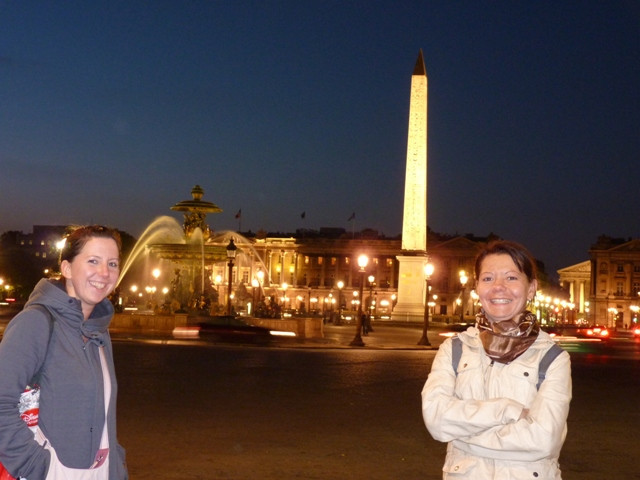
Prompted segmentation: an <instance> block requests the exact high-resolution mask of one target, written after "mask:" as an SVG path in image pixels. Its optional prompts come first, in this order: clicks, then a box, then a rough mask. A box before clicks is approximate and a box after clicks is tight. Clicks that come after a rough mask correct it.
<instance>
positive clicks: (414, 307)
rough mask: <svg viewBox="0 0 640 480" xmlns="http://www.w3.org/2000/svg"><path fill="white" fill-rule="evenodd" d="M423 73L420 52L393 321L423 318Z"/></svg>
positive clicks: (411, 106) (414, 82)
mask: <svg viewBox="0 0 640 480" xmlns="http://www.w3.org/2000/svg"><path fill="white" fill-rule="evenodd" d="M427 91H428V89H427V71H426V69H425V66H424V58H423V56H422V50H420V53H419V54H418V60H417V61H416V66H415V68H414V70H413V74H412V75H411V98H410V103H409V131H408V140H407V166H406V173H405V184H404V215H403V218H402V253H401V254H400V255H398V256H397V259H398V262H399V278H398V303H397V304H396V306H395V308H394V309H393V313H392V318H393V319H394V320H421V319H422V318H423V315H424V301H425V294H424V289H425V281H424V280H425V277H424V265H425V263H426V261H427Z"/></svg>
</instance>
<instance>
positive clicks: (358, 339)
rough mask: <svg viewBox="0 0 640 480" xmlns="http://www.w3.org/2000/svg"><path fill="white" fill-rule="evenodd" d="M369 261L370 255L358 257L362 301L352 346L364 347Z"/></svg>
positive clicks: (359, 304)
mask: <svg viewBox="0 0 640 480" xmlns="http://www.w3.org/2000/svg"><path fill="white" fill-rule="evenodd" d="M368 263H369V257H367V256H366V255H364V254H362V255H360V256H359V257H358V266H359V267H360V270H359V271H360V302H359V303H358V318H357V319H356V336H355V337H353V340H351V343H350V345H351V346H352V347H364V342H363V341H362V291H363V288H364V276H365V274H366V272H365V267H366V266H367V264H368Z"/></svg>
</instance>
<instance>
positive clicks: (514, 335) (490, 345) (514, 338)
mask: <svg viewBox="0 0 640 480" xmlns="http://www.w3.org/2000/svg"><path fill="white" fill-rule="evenodd" d="M476 322H477V327H478V329H479V330H480V340H481V341H482V346H483V347H484V351H485V352H486V353H487V355H488V356H489V358H491V359H492V360H494V361H496V362H499V363H509V362H512V361H513V360H515V359H516V358H518V357H519V356H520V355H522V354H523V353H524V352H526V351H527V349H528V348H529V347H530V346H531V344H532V343H533V342H534V341H535V339H536V338H537V337H538V333H540V325H538V321H537V318H536V316H535V315H534V314H533V313H531V312H530V311H528V310H525V311H524V312H522V313H520V314H518V315H516V316H515V317H514V318H512V319H511V320H504V321H502V322H490V321H489V319H487V317H486V315H485V313H484V311H481V312H480V313H479V314H478V315H476Z"/></svg>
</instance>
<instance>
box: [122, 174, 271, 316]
mask: <svg viewBox="0 0 640 480" xmlns="http://www.w3.org/2000/svg"><path fill="white" fill-rule="evenodd" d="M203 194H204V191H203V190H202V188H201V187H200V186H199V185H196V186H195V187H193V189H192V190H191V195H192V199H191V200H185V201H182V202H179V203H177V204H175V205H174V206H173V207H171V210H174V211H181V212H183V213H184V223H183V225H182V227H181V226H180V225H179V223H178V222H177V221H176V220H175V219H174V218H172V217H169V216H162V217H159V218H157V219H155V220H154V221H153V222H152V223H151V224H150V225H149V226H148V227H147V228H146V229H145V231H144V232H143V234H142V235H141V237H140V238H139V240H138V242H137V243H136V245H135V246H134V248H133V250H132V251H131V254H130V255H129V257H128V259H127V260H126V262H125V263H124V264H123V267H122V271H121V274H120V278H119V280H118V285H119V286H120V285H121V284H122V286H123V287H124V288H125V289H127V290H125V291H123V290H122V289H121V288H119V290H120V295H121V296H122V297H125V298H126V299H127V300H125V301H124V308H127V307H130V308H135V309H136V310H140V309H142V310H145V309H146V310H150V311H158V310H159V309H162V310H164V311H165V312H166V313H169V312H171V313H172V312H173V311H176V310H189V311H193V310H200V311H206V312H211V311H212V310H214V309H215V307H216V306H218V309H219V304H220V303H221V299H222V298H223V295H222V290H223V289H226V292H227V294H231V292H230V291H229V290H228V289H229V288H231V287H230V286H232V285H233V284H234V283H235V284H236V285H238V287H237V288H236V293H237V294H242V295H241V296H243V297H244V298H245V299H246V297H247V290H246V286H245V285H244V283H243V282H242V281H238V280H243V279H240V278H238V279H236V281H235V282H234V280H233V278H231V279H229V278H228V277H229V275H228V274H226V273H227V269H226V268H225V266H226V264H227V263H226V262H227V261H228V258H227V247H228V245H229V242H230V241H231V240H233V242H234V244H235V245H236V247H237V251H236V252H237V253H236V257H235V259H234V262H235V263H234V265H235V266H236V271H237V272H240V271H241V270H242V271H253V269H254V268H257V269H258V270H262V271H266V269H265V267H264V262H263V261H262V259H261V258H260V256H259V255H258V254H257V252H256V251H255V249H254V248H253V244H252V243H251V241H250V240H248V239H246V238H245V237H243V236H242V235H240V234H238V233H236V232H232V231H223V232H220V233H217V234H214V232H213V231H212V230H211V229H210V228H209V226H208V225H207V224H206V222H205V220H206V216H207V214H208V213H219V212H222V209H220V208H219V207H218V206H217V205H215V204H213V203H211V202H207V201H204V200H202V197H203ZM150 272H155V274H152V275H153V277H154V280H151V279H150V277H149V274H150ZM161 276H162V280H160V278H159V277H161ZM238 277H239V274H238ZM251 277H253V275H251ZM125 278H126V280H127V285H125V283H124V282H123V280H124V279H125ZM169 278H170V280H169ZM145 279H147V280H148V281H149V282H150V283H152V284H153V286H147V287H146V288H144V287H141V286H138V284H137V283H136V282H140V281H142V282H143V283H144V280H145ZM267 280H268V279H267ZM260 287H262V285H260ZM254 288H255V287H254ZM143 289H144V290H145V291H146V294H147V296H146V298H145V292H143ZM140 299H142V300H140ZM141 304H143V305H144V306H143V307H142V308H141Z"/></svg>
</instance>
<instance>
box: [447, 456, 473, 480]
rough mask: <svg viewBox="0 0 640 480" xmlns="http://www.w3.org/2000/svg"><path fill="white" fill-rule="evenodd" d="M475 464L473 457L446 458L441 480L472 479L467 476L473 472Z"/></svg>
mask: <svg viewBox="0 0 640 480" xmlns="http://www.w3.org/2000/svg"><path fill="white" fill-rule="evenodd" d="M476 464H477V460H476V459H475V458H473V457H468V456H464V455H454V456H451V457H449V456H447V459H446V460H445V463H444V467H442V472H443V473H444V475H443V478H444V479H447V478H472V477H471V476H469V475H470V474H471V473H472V472H473V470H474V468H475V466H476Z"/></svg>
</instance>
